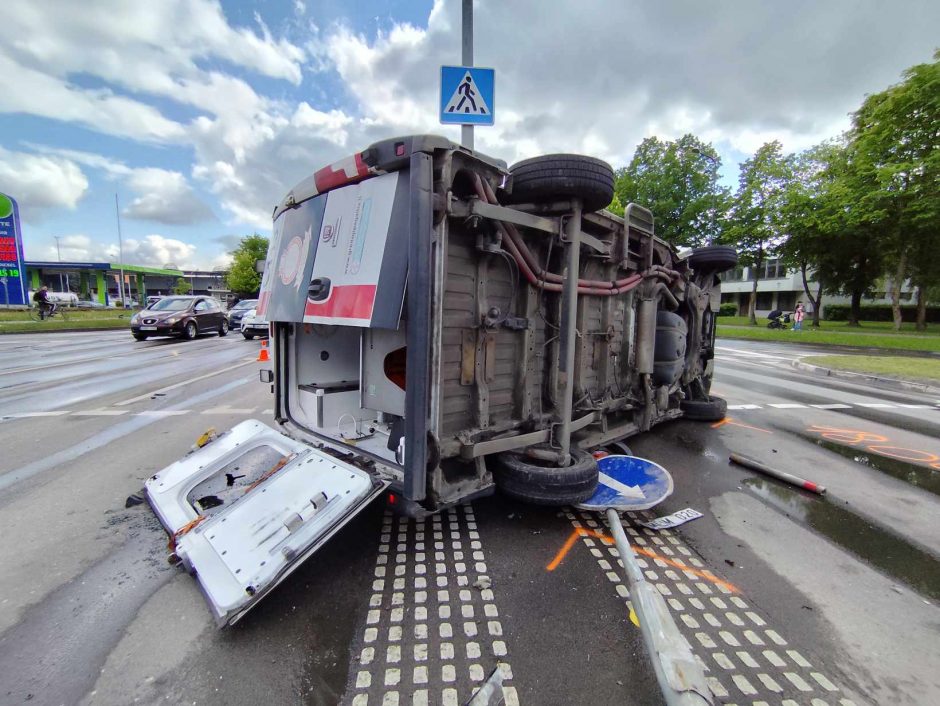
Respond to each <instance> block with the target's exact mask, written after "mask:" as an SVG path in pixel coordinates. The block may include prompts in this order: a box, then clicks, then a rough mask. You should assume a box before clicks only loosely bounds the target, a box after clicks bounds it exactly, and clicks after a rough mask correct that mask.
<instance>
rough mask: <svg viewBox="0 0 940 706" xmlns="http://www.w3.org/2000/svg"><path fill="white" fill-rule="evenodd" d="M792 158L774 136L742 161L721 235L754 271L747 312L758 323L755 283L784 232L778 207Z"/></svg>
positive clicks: (741, 261) (787, 179)
mask: <svg viewBox="0 0 940 706" xmlns="http://www.w3.org/2000/svg"><path fill="white" fill-rule="evenodd" d="M791 174H792V165H791V160H790V159H789V158H787V157H785V156H784V155H783V151H782V147H781V145H780V143H779V142H778V141H776V140H774V141H773V142H767V143H765V144H764V145H762V146H761V147H760V149H758V150H757V152H756V153H755V154H754V156H753V157H751V158H750V159H747V160H745V161H744V162H742V163H741V169H740V174H739V175H738V190H737V191H736V192H735V195H734V199H733V201H732V206H731V217H730V219H729V223H728V226H727V227H726V228H725V235H724V239H725V241H726V242H728V243H730V244H733V245H734V246H735V247H736V248H737V249H738V256H739V262H740V263H741V264H742V265H745V266H749V267H751V268H752V270H753V271H754V272H755V276H754V285H753V288H752V290H751V300H750V304H749V305H748V316H749V317H750V320H751V323H752V324H755V323H757V318H756V315H755V309H756V307H757V284H758V282H759V281H760V272H761V270H762V269H763V266H764V263H765V262H766V261H767V259H768V258H770V257H773V256H775V255H776V250H777V248H778V247H779V246H780V245H781V244H782V242H783V240H784V236H785V232H786V231H785V225H784V220H783V215H782V211H781V208H782V206H783V203H784V192H785V190H786V187H787V185H788V184H789V182H790V180H791Z"/></svg>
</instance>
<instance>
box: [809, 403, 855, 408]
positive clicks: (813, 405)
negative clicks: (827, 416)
mask: <svg viewBox="0 0 940 706" xmlns="http://www.w3.org/2000/svg"><path fill="white" fill-rule="evenodd" d="M810 407H815V408H816V409H852V405H850V404H842V403H840V402H833V403H830V404H811V405H810Z"/></svg>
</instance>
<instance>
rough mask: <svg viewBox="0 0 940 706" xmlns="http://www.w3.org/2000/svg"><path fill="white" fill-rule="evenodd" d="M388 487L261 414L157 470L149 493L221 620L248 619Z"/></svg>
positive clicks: (172, 542)
mask: <svg viewBox="0 0 940 706" xmlns="http://www.w3.org/2000/svg"><path fill="white" fill-rule="evenodd" d="M387 485H388V482H387V481H385V480H383V479H380V478H378V477H376V476H374V475H372V474H370V473H369V472H367V471H364V470H362V469H361V468H358V467H356V466H354V465H352V464H350V463H347V462H346V461H343V460H340V459H339V458H336V457H334V456H332V455H330V454H328V453H326V452H324V451H322V450H319V449H314V448H312V447H310V446H308V445H306V444H303V443H301V442H298V441H294V440H293V439H290V438H288V437H287V436H285V435H283V434H281V433H279V432H277V431H275V430H274V429H272V428H271V427H268V426H267V425H265V424H262V423H261V422H259V421H256V420H248V421H245V422H242V423H240V424H238V425H237V426H235V427H234V428H232V429H231V430H230V431H228V432H226V433H224V434H222V435H221V436H219V437H218V438H216V439H214V440H212V441H210V442H209V443H208V444H206V445H205V446H203V447H202V448H199V449H198V450H196V451H194V452H192V453H190V454H189V455H188V456H186V457H185V458H183V459H181V460H179V461H177V462H176V463H174V464H172V465H171V466H168V467H167V468H165V469H163V470H162V471H160V472H159V473H157V474H156V475H154V476H152V477H151V478H150V479H149V480H148V481H147V483H146V484H145V487H146V492H147V499H148V501H149V502H150V505H151V507H152V508H153V510H154V512H155V513H156V515H157V516H158V517H159V518H160V521H161V523H162V524H163V526H164V527H165V528H166V531H167V532H168V533H169V535H170V546H171V550H173V551H175V553H176V555H177V556H178V557H179V559H180V560H181V562H182V563H183V565H184V566H185V567H186V568H187V569H188V570H189V571H190V573H193V574H194V575H195V576H196V580H197V581H198V582H199V585H200V588H201V589H202V592H203V593H204V594H205V597H206V601H207V602H208V604H209V608H210V609H211V611H212V613H213V615H214V616H215V619H216V622H217V624H218V625H219V626H220V627H222V626H224V625H231V624H234V623H235V622H236V621H238V620H239V619H240V618H241V617H242V616H243V615H245V613H247V612H248V611H249V610H250V609H251V608H252V607H254V606H255V605H257V603H258V601H260V600H261V599H262V598H263V597H264V596H265V595H267V594H268V593H269V592H270V591H271V590H272V589H273V588H274V587H275V586H277V585H278V584H279V583H280V582H281V581H283V580H284V579H285V578H287V576H288V575H290V573H291V572H292V571H293V570H294V569H296V568H297V567H298V566H299V565H300V564H301V563H302V562H303V561H305V560H306V559H307V558H309V557H310V556H311V555H312V554H313V553H314V552H316V551H317V550H318V549H319V548H320V547H321V546H323V544H324V543H325V542H326V541H327V540H328V539H329V538H330V537H332V536H333V535H334V534H335V533H336V532H337V531H338V530H339V529H340V528H341V527H342V526H343V525H345V524H346V523H347V522H349V521H350V520H351V519H352V518H353V517H355V516H356V514H358V513H359V512H360V511H361V510H362V509H363V508H365V507H366V505H368V504H369V502H371V501H372V500H373V499H374V498H375V497H377V496H378V495H379V494H380V493H381V492H382V491H383V490H384V489H385V487H386V486H387Z"/></svg>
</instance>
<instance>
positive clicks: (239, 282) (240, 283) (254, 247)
mask: <svg viewBox="0 0 940 706" xmlns="http://www.w3.org/2000/svg"><path fill="white" fill-rule="evenodd" d="M267 256H268V239H267V238H265V237H264V236H263V235H258V234H257V233H254V234H252V235H246V236H245V237H244V238H242V239H241V242H240V243H239V244H238V247H237V248H236V249H235V250H234V251H233V252H232V267H231V269H230V270H229V272H228V274H227V275H226V276H225V283H226V284H227V285H228V288H229V289H230V290H232V291H233V292H235V293H237V294H239V295H241V296H252V295H255V294H257V293H258V290H259V289H260V288H261V275H260V274H258V272H257V271H256V269H255V262H257V261H258V260H264V259H265V258H266V257H267Z"/></svg>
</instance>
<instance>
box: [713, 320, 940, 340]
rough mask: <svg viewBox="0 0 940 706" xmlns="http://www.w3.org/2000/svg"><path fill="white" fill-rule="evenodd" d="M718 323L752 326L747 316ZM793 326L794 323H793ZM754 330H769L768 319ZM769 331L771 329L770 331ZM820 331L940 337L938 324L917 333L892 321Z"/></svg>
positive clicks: (835, 324) (825, 324)
mask: <svg viewBox="0 0 940 706" xmlns="http://www.w3.org/2000/svg"><path fill="white" fill-rule="evenodd" d="M718 323H719V324H721V325H724V326H750V323H749V321H748V318H747V317H746V316H720V317H718ZM810 323H812V319H809V318H808V319H805V320H804V321H803V330H804V331H808V330H809V329H810V328H811V326H810ZM791 326H792V323H791ZM752 328H765V329H766V328H767V319H766V318H758V319H757V326H756V327H752ZM768 330H769V329H768ZM818 330H819V331H831V332H833V333H838V332H843V333H856V334H869V335H889V336H904V335H909V336H940V326H938V325H937V324H928V325H927V330H926V331H917V330H915V329H914V324H913V323H907V322H905V323H902V324H901V330H900V331H895V330H894V324H893V323H892V322H890V321H862V323H861V326H849V324H848V322H847V321H820V322H819V329H818Z"/></svg>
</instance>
